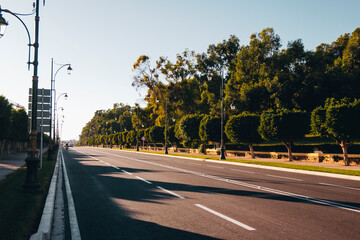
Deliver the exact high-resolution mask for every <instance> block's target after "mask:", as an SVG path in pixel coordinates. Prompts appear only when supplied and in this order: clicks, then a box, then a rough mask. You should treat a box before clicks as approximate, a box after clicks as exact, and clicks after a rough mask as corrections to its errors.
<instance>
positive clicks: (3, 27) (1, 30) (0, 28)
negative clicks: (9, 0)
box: [0, 12, 9, 38]
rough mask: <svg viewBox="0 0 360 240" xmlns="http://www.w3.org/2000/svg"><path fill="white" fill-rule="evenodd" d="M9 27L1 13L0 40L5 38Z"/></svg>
mask: <svg viewBox="0 0 360 240" xmlns="http://www.w3.org/2000/svg"><path fill="white" fill-rule="evenodd" d="M7 25H9V24H8V23H7V22H6V20H5V19H4V18H3V16H2V14H1V12H0V38H1V37H2V36H4V34H5V30H6V27H7Z"/></svg>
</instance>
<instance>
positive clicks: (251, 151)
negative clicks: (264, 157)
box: [249, 143, 255, 159]
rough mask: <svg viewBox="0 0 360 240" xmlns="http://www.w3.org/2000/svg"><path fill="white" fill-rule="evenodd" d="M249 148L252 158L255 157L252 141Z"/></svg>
mask: <svg viewBox="0 0 360 240" xmlns="http://www.w3.org/2000/svg"><path fill="white" fill-rule="evenodd" d="M249 148H250V154H251V158H252V159H254V158H255V153H254V146H253V145H252V143H250V144H249Z"/></svg>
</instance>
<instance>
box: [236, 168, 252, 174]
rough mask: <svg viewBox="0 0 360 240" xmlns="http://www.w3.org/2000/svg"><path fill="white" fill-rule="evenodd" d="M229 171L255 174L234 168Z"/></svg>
mask: <svg viewBox="0 0 360 240" xmlns="http://www.w3.org/2000/svg"><path fill="white" fill-rule="evenodd" d="M231 170H233V171H237V172H244V173H255V172H250V171H245V170H240V169H235V168H231Z"/></svg>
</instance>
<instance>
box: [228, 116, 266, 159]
mask: <svg viewBox="0 0 360 240" xmlns="http://www.w3.org/2000/svg"><path fill="white" fill-rule="evenodd" d="M259 125H260V116H259V115H257V114H251V113H247V112H244V113H242V114H240V115H236V116H231V117H230V119H229V121H227V123H226V125H225V133H226V135H227V137H228V138H229V139H230V141H232V142H235V143H247V144H248V145H249V149H250V153H251V158H255V154H254V147H253V144H254V143H258V142H260V141H261V140H262V139H261V136H260V134H259V132H258V128H259Z"/></svg>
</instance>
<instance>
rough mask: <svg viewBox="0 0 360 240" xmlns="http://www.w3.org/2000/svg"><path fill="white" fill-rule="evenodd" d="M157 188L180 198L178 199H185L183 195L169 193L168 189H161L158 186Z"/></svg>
mask: <svg viewBox="0 0 360 240" xmlns="http://www.w3.org/2000/svg"><path fill="white" fill-rule="evenodd" d="M156 187H157V188H158V189H161V190H163V191H164V192H167V193H169V194H171V195H173V196H175V197H178V198H181V199H185V198H184V197H183V196H181V195H179V194H176V193H174V192H172V191H169V190H167V189H165V188H162V187H160V186H156Z"/></svg>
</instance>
